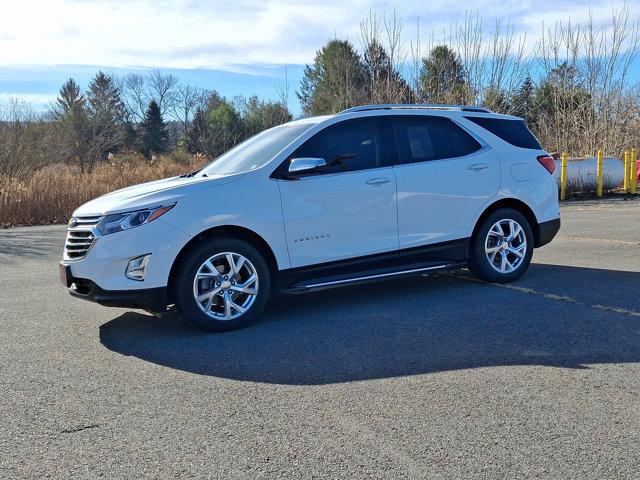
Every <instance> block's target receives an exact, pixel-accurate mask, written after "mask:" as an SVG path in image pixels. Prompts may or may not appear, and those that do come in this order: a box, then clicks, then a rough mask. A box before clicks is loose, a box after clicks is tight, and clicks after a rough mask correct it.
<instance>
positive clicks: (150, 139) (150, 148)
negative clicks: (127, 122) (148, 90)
mask: <svg viewBox="0 0 640 480" xmlns="http://www.w3.org/2000/svg"><path fill="white" fill-rule="evenodd" d="M167 139H168V136H167V128H166V125H165V123H164V121H163V119H162V114H161V113H160V107H159V106H158V103H157V102H156V101H155V100H151V102H149V107H148V108H147V111H146V113H145V115H144V119H143V120H142V122H141V123H140V131H139V141H140V151H141V152H142V153H143V154H144V156H145V157H147V158H149V157H151V155H152V154H154V153H165V152H166V151H167V147H168V145H167V143H168V142H167Z"/></svg>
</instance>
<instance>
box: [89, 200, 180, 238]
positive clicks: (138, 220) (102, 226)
mask: <svg viewBox="0 0 640 480" xmlns="http://www.w3.org/2000/svg"><path fill="white" fill-rule="evenodd" d="M175 205H176V204H175V203H172V204H171V205H163V206H161V207H154V208H146V209H144V210H136V211H133V212H125V213H114V214H112V215H107V216H106V217H104V218H103V219H102V220H100V223H98V225H97V228H98V231H99V232H100V234H101V235H109V234H110V233H116V232H121V231H123V230H128V229H130V228H133V227H138V226H140V225H144V224H145V223H149V222H153V221H154V220H155V219H156V218H158V217H161V216H162V215H164V214H165V213H167V212H168V211H169V210H171V209H172V208H173V207H175Z"/></svg>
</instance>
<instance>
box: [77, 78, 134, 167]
mask: <svg viewBox="0 0 640 480" xmlns="http://www.w3.org/2000/svg"><path fill="white" fill-rule="evenodd" d="M87 100H88V110H89V118H90V123H91V141H90V145H89V150H90V155H91V159H90V160H91V162H92V163H93V162H95V161H99V160H104V159H105V158H107V155H108V154H109V153H111V152H115V151H118V150H119V149H120V148H121V147H122V146H123V143H124V141H125V138H126V135H127V132H126V125H125V108H124V104H123V102H122V97H121V95H120V89H119V87H118V85H117V83H116V81H115V80H114V78H113V77H112V76H111V75H107V74H106V73H104V72H101V71H100V72H98V73H97V74H96V75H95V77H93V79H92V80H91V83H90V84H89V90H88V92H87Z"/></svg>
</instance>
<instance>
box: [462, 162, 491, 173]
mask: <svg viewBox="0 0 640 480" xmlns="http://www.w3.org/2000/svg"><path fill="white" fill-rule="evenodd" d="M487 168H489V165H487V164H486V163H474V164H473V165H469V166H468V167H467V170H472V171H474V172H479V171H481V170H485V169H487Z"/></svg>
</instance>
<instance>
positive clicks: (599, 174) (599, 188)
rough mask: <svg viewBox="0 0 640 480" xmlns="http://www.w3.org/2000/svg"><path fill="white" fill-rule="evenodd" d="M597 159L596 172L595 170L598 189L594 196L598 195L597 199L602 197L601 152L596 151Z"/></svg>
mask: <svg viewBox="0 0 640 480" xmlns="http://www.w3.org/2000/svg"><path fill="white" fill-rule="evenodd" d="M597 158H598V170H597V182H598V183H597V185H598V187H597V190H596V195H598V197H602V150H598V154H597Z"/></svg>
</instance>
